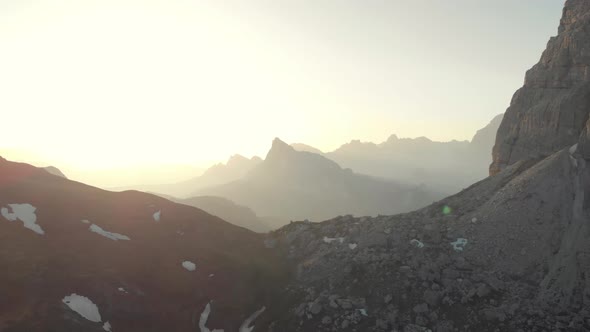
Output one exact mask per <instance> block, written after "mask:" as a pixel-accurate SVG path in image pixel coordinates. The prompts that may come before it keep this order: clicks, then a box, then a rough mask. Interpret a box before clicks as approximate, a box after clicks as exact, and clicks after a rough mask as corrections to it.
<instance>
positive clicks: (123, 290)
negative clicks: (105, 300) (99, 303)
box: [119, 287, 129, 294]
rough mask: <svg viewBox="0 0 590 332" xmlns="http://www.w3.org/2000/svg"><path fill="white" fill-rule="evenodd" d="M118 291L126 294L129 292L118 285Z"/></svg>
mask: <svg viewBox="0 0 590 332" xmlns="http://www.w3.org/2000/svg"><path fill="white" fill-rule="evenodd" d="M119 292H122V293H127V294H129V292H128V291H126V290H125V288H123V287H119Z"/></svg>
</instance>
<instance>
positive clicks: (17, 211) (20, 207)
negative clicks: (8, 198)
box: [0, 204, 45, 235]
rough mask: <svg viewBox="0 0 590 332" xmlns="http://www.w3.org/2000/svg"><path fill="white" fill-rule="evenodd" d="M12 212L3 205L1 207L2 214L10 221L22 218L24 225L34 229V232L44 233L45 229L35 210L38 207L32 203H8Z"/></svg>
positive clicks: (0, 212)
mask: <svg viewBox="0 0 590 332" xmlns="http://www.w3.org/2000/svg"><path fill="white" fill-rule="evenodd" d="M8 206H9V207H10V209H11V210H12V212H9V210H8V208H5V207H3V208H2V209H0V214H2V217H4V218H5V219H6V220H8V221H16V220H17V219H20V221H22V222H23V226H24V227H25V228H28V229H30V230H32V231H33V232H35V233H37V234H40V235H43V234H45V231H44V230H43V229H42V228H41V226H39V225H38V224H37V215H36V214H35V211H36V210H37V208H36V207H34V206H32V205H31V204H8Z"/></svg>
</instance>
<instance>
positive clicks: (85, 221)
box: [81, 219, 90, 224]
mask: <svg viewBox="0 0 590 332" xmlns="http://www.w3.org/2000/svg"><path fill="white" fill-rule="evenodd" d="M81 222H82V223H83V224H90V221H89V220H86V219H84V220H81Z"/></svg>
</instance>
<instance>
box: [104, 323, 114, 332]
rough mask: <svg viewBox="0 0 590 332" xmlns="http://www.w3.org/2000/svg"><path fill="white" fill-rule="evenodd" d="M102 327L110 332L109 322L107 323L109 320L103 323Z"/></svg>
mask: <svg viewBox="0 0 590 332" xmlns="http://www.w3.org/2000/svg"><path fill="white" fill-rule="evenodd" d="M102 329H103V330H105V331H107V332H111V331H112V327H111V323H109V322H106V323H104V325H103V326H102Z"/></svg>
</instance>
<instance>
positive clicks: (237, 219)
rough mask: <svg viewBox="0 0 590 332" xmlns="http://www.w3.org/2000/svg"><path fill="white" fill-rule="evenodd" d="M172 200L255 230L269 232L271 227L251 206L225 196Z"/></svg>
mask: <svg viewBox="0 0 590 332" xmlns="http://www.w3.org/2000/svg"><path fill="white" fill-rule="evenodd" d="M170 200H172V201H175V202H177V203H181V204H186V205H190V206H194V207H197V208H199V209H201V210H203V211H205V212H207V213H210V214H212V215H215V216H218V217H219V218H221V219H223V220H225V221H227V222H229V223H232V224H234V225H237V226H240V227H244V228H247V229H249V230H252V231H254V232H267V231H269V230H270V229H271V228H270V226H269V225H267V224H266V221H264V220H262V219H261V218H259V217H258V216H257V215H256V213H255V212H254V211H252V210H251V209H250V208H248V207H245V206H241V205H238V204H236V203H234V202H232V201H230V200H229V199H226V198H223V197H215V196H197V197H191V198H185V199H175V198H170Z"/></svg>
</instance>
